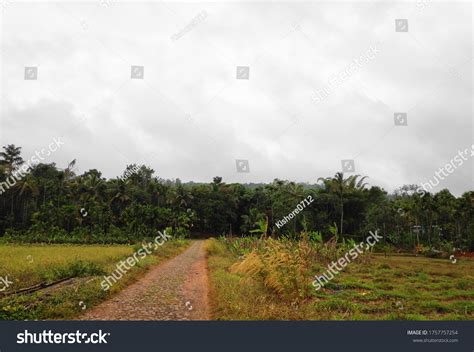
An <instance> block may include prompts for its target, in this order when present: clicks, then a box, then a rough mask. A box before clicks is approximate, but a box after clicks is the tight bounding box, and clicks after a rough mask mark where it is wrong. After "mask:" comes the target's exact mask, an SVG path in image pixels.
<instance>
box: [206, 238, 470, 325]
mask: <svg viewBox="0 0 474 352" xmlns="http://www.w3.org/2000/svg"><path fill="white" fill-rule="evenodd" d="M349 247H351V246H348V245H347V244H342V243H341V244H339V245H335V243H321V242H319V241H316V242H312V241H311V240H308V239H303V240H300V241H294V240H289V239H279V240H275V239H271V238H269V239H257V238H253V239H252V238H233V239H230V238H220V239H210V240H208V243H207V253H208V263H209V264H208V265H209V280H210V286H211V308H212V316H213V319H217V320H254V319H256V320H268V319H270V320H450V319H452V320H457V319H458V320H472V319H474V260H473V259H470V258H462V259H461V260H457V261H456V263H453V262H451V261H450V260H446V259H432V258H426V257H421V256H418V257H416V256H414V255H413V256H402V255H397V254H389V255H383V254H374V253H371V252H367V253H364V254H362V255H361V256H360V257H359V258H358V259H357V260H355V261H354V262H352V263H350V264H349V265H348V266H347V267H346V268H345V269H344V270H343V271H341V272H340V274H338V275H336V276H335V278H334V279H333V280H331V281H330V282H329V283H328V284H326V285H325V286H324V287H323V288H322V289H321V290H319V291H316V290H315V288H314V286H313V285H312V281H313V280H314V276H315V275H320V274H321V273H322V272H323V271H325V270H327V267H326V265H327V264H328V263H330V262H331V261H333V260H336V259H337V257H338V256H341V255H342V254H343V253H344V252H345V251H347V250H348V249H349Z"/></svg>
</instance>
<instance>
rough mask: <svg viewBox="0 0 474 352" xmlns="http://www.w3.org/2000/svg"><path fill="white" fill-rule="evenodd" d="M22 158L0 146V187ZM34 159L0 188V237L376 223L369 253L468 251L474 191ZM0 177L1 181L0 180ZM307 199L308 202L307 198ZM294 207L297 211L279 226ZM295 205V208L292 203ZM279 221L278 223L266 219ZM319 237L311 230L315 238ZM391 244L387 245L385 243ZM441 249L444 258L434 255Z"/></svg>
mask: <svg viewBox="0 0 474 352" xmlns="http://www.w3.org/2000/svg"><path fill="white" fill-rule="evenodd" d="M23 163H24V161H23V159H22V157H21V148H20V147H16V146H14V145H8V146H5V147H4V148H3V151H2V152H0V184H3V185H6V183H5V180H6V179H7V178H9V177H11V176H12V174H13V173H14V172H15V171H16V170H18V169H19V168H20V167H21V165H22V164H23ZM76 164H77V162H76V160H73V161H71V162H70V163H69V164H68V165H67V167H66V168H65V169H62V168H58V167H57V166H56V165H55V164H54V163H52V164H38V165H35V166H33V167H32V168H31V170H30V172H29V173H28V174H26V175H25V176H24V177H22V178H20V179H19V180H18V182H16V184H15V185H14V186H13V187H11V188H9V189H7V190H6V191H5V192H3V193H2V194H0V238H1V237H2V236H3V235H5V236H4V237H5V238H4V239H3V241H8V242H12V241H13V242H25V243H26V242H34V243H39V242H46V243H78V244H79V243H135V242H137V241H140V240H141V239H143V238H148V237H152V236H153V234H154V232H155V231H156V229H164V228H171V230H170V233H173V235H174V236H176V237H179V238H185V237H191V236H193V235H220V234H227V235H242V234H243V235H250V236H251V235H259V236H271V237H273V238H278V237H282V236H287V237H288V238H293V239H296V238H298V236H299V235H300V233H301V232H305V233H307V234H308V236H309V238H312V239H311V241H316V242H318V241H320V240H319V239H318V237H312V236H313V235H312V234H311V233H312V232H317V233H320V234H321V239H325V240H327V239H329V238H335V241H336V242H337V243H339V242H341V241H342V240H343V239H354V240H356V241H360V240H363V239H364V238H365V237H366V236H367V234H368V233H369V231H373V230H374V229H377V228H379V229H380V232H381V234H382V236H383V238H384V241H383V243H379V244H378V245H377V249H380V248H382V246H383V248H385V249H388V248H393V247H395V248H398V249H402V250H403V251H408V250H409V251H415V248H416V246H417V245H423V246H427V247H429V248H432V249H433V250H432V254H433V255H434V254H436V253H437V251H441V252H443V253H447V252H452V251H453V250H454V248H456V249H460V250H462V251H474V191H469V192H466V193H464V194H463V195H462V196H460V197H455V196H453V195H452V194H451V193H450V192H449V191H448V190H441V191H440V192H438V193H436V194H429V193H428V194H426V195H425V196H423V197H421V196H420V195H419V194H418V193H417V192H416V190H417V186H416V185H406V186H403V187H402V188H400V189H398V190H396V191H395V192H393V193H392V194H387V192H385V191H384V190H383V189H381V188H379V187H377V186H372V187H368V186H367V184H366V182H365V181H366V178H365V177H360V176H359V175H351V176H346V175H344V174H342V173H336V174H335V175H334V176H333V177H327V178H320V179H318V181H319V182H320V183H319V184H300V183H295V182H291V181H286V180H279V179H275V180H274V181H273V182H272V183H269V184H246V185H243V184H226V183H225V182H224V181H223V180H222V178H221V177H214V178H213V180H212V182H210V183H192V182H190V183H186V184H184V183H182V182H181V181H180V180H179V179H176V180H172V181H171V180H163V179H160V178H159V177H157V176H155V174H154V173H155V171H154V170H152V169H151V168H149V167H147V166H145V165H141V166H139V165H136V164H131V165H126V166H125V171H124V173H123V177H121V178H115V179H106V178H104V177H103V176H102V174H101V172H100V171H98V170H95V169H92V170H89V171H86V172H84V173H82V174H80V175H79V174H76V171H75V170H76V169H75V168H76V166H78V165H76ZM2 182H3V183H2ZM309 199H311V202H309ZM299 204H304V205H305V206H304V207H303V210H300V211H299V212H298V214H296V215H295V216H294V218H292V219H291V220H290V221H288V222H287V223H286V224H284V225H282V224H281V222H279V221H280V220H281V219H284V217H285V216H288V214H289V213H291V212H292V211H293V210H294V209H295V208H297V207H298V206H299ZM300 208H301V206H300ZM278 222H279V226H277V225H276V224H277V223H278ZM318 236H319V235H318ZM390 246H393V247H390ZM443 255H444V254H443Z"/></svg>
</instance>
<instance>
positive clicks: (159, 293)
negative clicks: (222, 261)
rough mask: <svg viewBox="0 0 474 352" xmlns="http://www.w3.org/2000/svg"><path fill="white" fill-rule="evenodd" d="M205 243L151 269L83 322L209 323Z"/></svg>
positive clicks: (198, 244) (92, 310) (83, 317)
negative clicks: (172, 321) (176, 321)
mask: <svg viewBox="0 0 474 352" xmlns="http://www.w3.org/2000/svg"><path fill="white" fill-rule="evenodd" d="M204 242H205V241H193V243H192V244H191V246H190V247H189V248H188V249H187V250H186V251H185V252H183V253H181V254H180V255H178V256H176V257H174V258H172V259H170V260H168V261H166V262H164V263H162V264H159V265H157V266H155V267H153V268H151V269H150V270H149V271H148V272H147V273H146V274H145V276H143V277H142V278H140V279H139V280H138V281H137V282H135V283H133V284H132V285H130V286H128V287H126V288H125V289H123V290H122V291H120V292H119V293H118V294H116V295H115V296H113V297H112V298H110V299H109V300H107V301H105V302H103V303H101V304H100V305H98V306H96V307H93V308H91V309H90V310H88V311H86V312H85V313H84V314H83V315H82V316H81V317H80V319H82V320H208V319H209V318H210V317H209V305H208V279H207V264H206V257H205V250H204Z"/></svg>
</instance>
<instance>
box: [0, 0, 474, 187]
mask: <svg viewBox="0 0 474 352" xmlns="http://www.w3.org/2000/svg"><path fill="white" fill-rule="evenodd" d="M2 7H3V8H2V36H1V40H2V42H1V64H2V72H1V74H2V76H1V89H2V91H1V94H2V100H1V119H0V142H1V145H6V144H11V143H13V144H16V145H19V146H22V147H23V157H24V159H29V158H30V157H31V156H32V155H33V154H34V153H35V151H37V150H40V149H41V148H45V147H47V146H48V144H49V143H50V142H51V141H52V139H53V138H54V137H58V136H62V138H63V141H64V145H63V146H62V147H61V149H60V150H58V151H57V152H55V153H54V154H53V155H51V156H50V157H49V158H48V159H47V160H45V161H46V162H56V163H57V165H58V167H61V168H64V167H66V166H67V163H68V162H69V161H71V160H72V159H77V167H78V170H79V171H80V172H83V171H86V170H88V169H92V168H96V169H99V170H100V171H102V172H103V174H104V176H106V177H115V176H118V175H120V174H121V173H122V171H123V170H124V168H125V165H126V164H130V163H133V162H138V163H144V164H147V165H149V166H151V167H152V168H153V169H155V171H156V175H158V176H159V177H162V178H170V179H174V178H180V179H181V180H183V181H190V180H193V181H206V182H207V181H210V180H211V179H212V177H213V176H216V175H219V176H222V177H223V178H224V181H225V182H268V181H272V180H273V179H274V178H281V179H290V180H294V181H301V182H316V180H317V178H318V177H326V176H332V175H333V174H334V173H335V172H337V171H340V170H341V160H343V159H353V160H354V163H355V173H357V174H362V175H367V176H369V181H370V184H371V185H379V186H382V187H384V188H385V189H386V190H388V191H392V190H393V189H394V188H397V187H399V186H401V185H403V184H410V183H415V184H420V183H421V182H428V180H429V179H430V178H431V179H432V178H433V175H434V172H435V171H436V170H438V168H440V167H443V166H444V165H445V164H446V163H448V162H449V161H450V160H451V159H452V158H453V157H454V156H455V155H456V154H457V153H458V151H459V150H465V148H468V147H469V148H470V147H471V145H472V144H473V141H474V138H473V133H474V129H473V109H472V100H473V90H472V81H473V70H472V68H473V37H472V28H473V27H472V15H473V9H472V5H471V4H470V3H468V2H464V3H433V2H430V1H426V2H420V1H419V2H412V3H398V4H397V3H374V2H369V3H367V2H365V3H364V2H352V3H335V2H313V3H290V2H288V3H287V2H277V3H268V2H267V3H265V2H263V3H257V4H255V3H249V2H234V3H219V4H215V3H197V2H196V3H184V4H183V3H162V2H152V1H150V2H142V3H121V2H117V1H114V0H106V1H102V2H101V1H100V0H98V1H93V2H89V3H81V4H77V3H65V2H62V3H59V4H55V3H36V4H31V3H22V2H18V1H15V0H10V1H6V2H3V5H2ZM396 19H407V20H408V32H397V31H396V28H398V27H396ZM398 29H400V30H405V29H406V28H404V24H403V23H401V27H399V28H398ZM367 52H370V57H367V59H365V58H364V57H366V53H367ZM361 55H362V56H363V58H364V59H362V60H360V57H361ZM355 59H356V60H358V62H359V63H358V64H357V62H354V60H355ZM351 63H352V65H351ZM132 65H136V66H143V67H144V79H132V78H131V66H132ZM237 66H248V67H249V77H248V78H249V79H237ZM25 67H37V79H36V80H34V79H29V80H25V79H24V77H25ZM343 72H346V73H343ZM240 74H241V75H242V74H243V76H240V78H245V69H244V71H243V73H242V72H240ZM335 78H337V79H335ZM329 82H332V83H329ZM330 86H332V88H331V90H330V93H329V94H325V95H321V94H319V95H318V93H317V92H318V91H319V92H320V93H321V92H322V91H323V89H324V88H326V91H327V88H328V87H330ZM400 112H401V113H407V125H406V126H404V125H402V126H395V121H394V113H400ZM236 159H245V160H248V161H249V167H250V172H249V173H241V172H237V170H236V161H235V160H236ZM473 160H474V157H469V159H468V160H467V161H465V162H464V164H463V165H462V166H460V167H459V168H458V169H457V170H455V172H453V174H451V175H450V176H449V177H447V178H446V179H445V180H444V181H442V183H441V184H440V187H439V188H438V190H439V189H440V188H449V189H450V190H451V191H452V192H453V193H455V194H457V195H458V194H460V193H461V192H463V191H466V190H472V189H473V188H474V187H473V182H474V177H473V175H474V163H473Z"/></svg>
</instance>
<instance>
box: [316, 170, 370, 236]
mask: <svg viewBox="0 0 474 352" xmlns="http://www.w3.org/2000/svg"><path fill="white" fill-rule="evenodd" d="M366 178H367V176H364V177H361V176H360V175H352V176H349V177H347V178H344V173H342V172H337V173H336V174H335V175H334V177H326V178H322V177H320V178H318V182H320V181H321V182H322V183H323V185H324V187H325V188H326V190H327V191H329V192H332V193H334V194H336V195H337V197H338V198H339V206H340V213H341V217H340V222H339V226H340V229H339V231H340V234H341V236H342V234H343V228H344V196H345V195H346V194H349V193H352V192H354V191H361V190H363V189H364V188H365V186H367V183H365V182H364V181H365V179H366Z"/></svg>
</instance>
